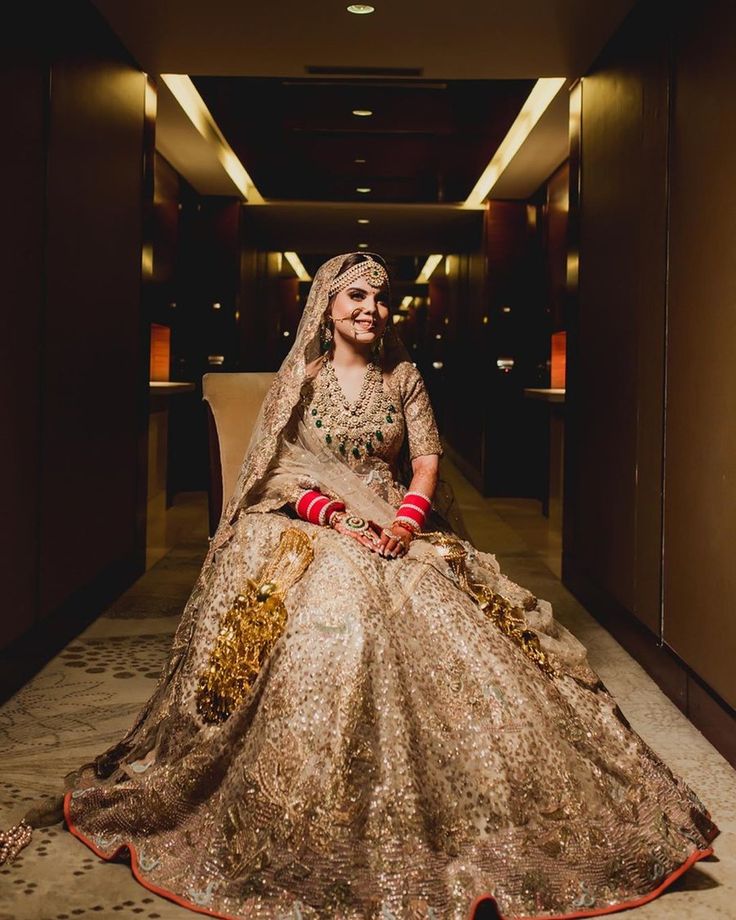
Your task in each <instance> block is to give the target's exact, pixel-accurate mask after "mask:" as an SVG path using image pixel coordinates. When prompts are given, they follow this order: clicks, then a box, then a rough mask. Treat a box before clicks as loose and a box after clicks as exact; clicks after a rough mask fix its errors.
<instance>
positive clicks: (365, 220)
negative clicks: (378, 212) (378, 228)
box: [358, 217, 370, 224]
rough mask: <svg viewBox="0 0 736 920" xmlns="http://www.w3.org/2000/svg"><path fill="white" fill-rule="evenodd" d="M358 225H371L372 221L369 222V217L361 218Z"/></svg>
mask: <svg viewBox="0 0 736 920" xmlns="http://www.w3.org/2000/svg"><path fill="white" fill-rule="evenodd" d="M358 223H359V224H369V223H370V221H369V220H368V218H367V217H359V218H358Z"/></svg>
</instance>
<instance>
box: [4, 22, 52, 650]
mask: <svg viewBox="0 0 736 920" xmlns="http://www.w3.org/2000/svg"><path fill="white" fill-rule="evenodd" d="M30 32H31V26H30V24H29V23H27V22H26V23H21V22H17V23H16V29H14V30H12V31H11V30H8V31H6V32H5V40H2V41H1V42H0V48H1V49H2V63H3V67H2V72H1V73H0V99H1V101H2V108H3V113H4V115H3V127H4V141H3V143H2V144H0V172H1V173H2V175H3V176H5V177H6V181H5V182H4V188H3V205H4V210H3V221H2V226H3V230H2V234H3V240H2V245H1V246H0V273H1V274H2V308H1V313H0V315H1V316H2V323H1V324H0V375H1V376H0V386H1V387H2V393H3V398H2V400H0V431H2V441H3V450H2V451H0V480H1V481H2V484H3V500H2V527H1V528H0V559H1V560H2V583H3V607H4V609H5V615H3V616H2V617H0V646H2V645H4V644H6V643H8V642H10V641H12V640H13V639H14V638H16V636H18V635H20V634H21V633H23V632H24V631H25V630H26V629H28V627H29V626H30V625H31V624H32V623H33V622H34V620H35V616H36V584H37V578H38V514H39V499H38V489H37V486H38V462H39V451H40V435H41V432H40V423H41V422H40V412H41V407H40V376H39V349H38V342H39V338H40V335H41V327H42V299H43V272H42V265H43V246H44V225H43V219H42V217H43V196H44V174H45V169H46V157H45V151H44V137H45V125H44V122H45V110H46V93H47V82H48V80H47V70H46V67H45V63H44V61H43V59H42V55H41V54H40V53H39V51H40V49H38V48H36V49H34V48H33V45H32V43H31V41H30ZM11 36H12V45H10V44H9V43H8V41H7V40H8V39H10V38H11Z"/></svg>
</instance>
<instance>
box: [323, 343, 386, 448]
mask: <svg viewBox="0 0 736 920" xmlns="http://www.w3.org/2000/svg"><path fill="white" fill-rule="evenodd" d="M323 363H324V368H323V371H322V373H323V374H324V383H323V385H322V386H317V388H316V390H315V395H314V401H313V403H312V408H311V410H310V411H311V415H312V421H313V422H314V424H315V426H316V427H317V428H319V429H320V432H321V433H324V439H325V442H326V443H327V444H330V445H332V446H334V447H336V448H337V450H339V451H340V453H341V454H343V455H344V456H345V455H348V454H351V455H352V456H353V457H355V458H356V459H359V458H360V457H362V456H365V455H370V454H373V453H375V451H376V445H377V443H380V442H382V441H383V440H384V437H385V435H384V431H385V428H386V426H387V425H391V424H394V413H395V412H396V408H395V407H394V404H393V403H392V402H391V400H390V399H389V398H388V396H387V395H386V392H385V390H384V389H383V379H382V375H381V369H380V368H379V366H378V365H377V364H374V363H373V361H370V362H369V363H368V366H367V367H366V370H365V376H364V378H363V383H362V385H361V388H360V392H359V393H358V398H357V399H356V400H355V402H352V403H351V402H349V401H348V400H347V399H346V398H345V394H344V392H343V390H342V387H341V386H340V381H339V380H338V378H337V374H336V373H335V369H334V367H333V366H332V361H330V360H329V358H328V356H327V355H325V356H324V362H323Z"/></svg>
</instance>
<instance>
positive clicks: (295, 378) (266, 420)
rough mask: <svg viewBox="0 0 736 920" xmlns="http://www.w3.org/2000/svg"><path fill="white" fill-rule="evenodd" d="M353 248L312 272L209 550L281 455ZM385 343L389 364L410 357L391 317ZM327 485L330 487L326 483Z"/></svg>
mask: <svg viewBox="0 0 736 920" xmlns="http://www.w3.org/2000/svg"><path fill="white" fill-rule="evenodd" d="M352 254H353V253H342V254H341V255H337V256H334V257H333V258H331V259H328V260H327V261H326V262H324V263H323V264H322V265H320V267H319V268H318V269H317V271H316V273H315V275H314V279H313V281H312V286H311V287H310V289H309V294H308V296H307V302H306V305H305V307H304V312H303V313H302V316H301V319H300V321H299V325H298V327H297V331H296V335H295V337H294V344H293V345H292V346H291V348H290V350H289V353H288V354H287V355H286V357H285V358H284V360H283V361H282V362H281V367H280V368H279V370H278V372H277V374H276V378H275V379H274V381H273V383H272V384H271V387H270V389H269V390H268V392H267V393H266V396H265V398H264V400H263V403H262V405H261V408H260V411H259V413H258V416H257V418H256V422H255V425H254V426H253V431H252V433H251V437H250V440H249V443H248V447H247V449H246V452H245V457H244V458H243V462H242V464H241V467H240V471H239V473H238V478H237V481H236V484H235V488H234V489H233V493H232V495H231V496H230V498H229V499H228V501H227V504H226V505H225V508H224V509H223V512H222V515H221V517H220V522H219V524H218V527H217V530H216V531H215V534H214V536H213V537H212V540H211V544H210V550H211V552H214V551H216V549H217V548H218V547H219V546H221V545H222V544H223V543H224V542H225V541H226V540H227V539H228V537H229V536H230V535H231V534H232V532H233V524H234V522H235V519H236V518H237V516H238V514H239V513H240V512H241V511H242V510H245V511H247V510H248V509H249V508H250V507H251V506H253V505H254V504H255V501H256V497H257V495H258V487H259V485H260V484H261V483H262V482H263V480H264V477H265V476H266V475H267V473H268V472H269V471H270V469H272V466H273V461H274V459H275V458H276V457H278V456H279V452H280V450H281V448H282V447H283V434H284V429H285V428H286V426H287V424H288V423H289V421H290V419H291V417H292V413H293V412H294V408H295V407H296V405H297V403H298V402H299V398H300V395H301V391H302V386H303V385H304V383H305V382H306V381H307V380H308V379H309V377H310V376H312V375H313V374H314V373H315V372H316V369H317V366H318V364H319V361H320V322H321V320H322V317H323V315H324V312H325V309H326V308H327V304H328V301H329V289H330V286H331V284H332V282H333V280H334V279H335V278H336V277H337V275H338V273H339V271H340V268H341V266H342V264H343V263H344V261H345V259H346V258H347V257H348V256H349V255H352ZM359 254H360V255H364V254H365V253H359ZM383 344H384V363H385V364H386V365H387V366H389V367H391V366H395V365H396V364H398V363H400V362H401V361H410V360H411V358H410V356H409V352H408V351H407V349H406V346H405V345H404V344H403V342H402V341H401V339H400V338H399V337H398V335H397V334H396V332H395V329H394V325H393V323H389V324H388V325H387V327H386V331H385V333H384V338H383ZM319 460H320V463H321V465H324V464H325V463H327V464H328V465H329V464H330V461H332V463H336V464H337V465H338V468H339V469H340V470H341V471H342V472H344V473H348V471H347V469H346V467H345V464H344V463H342V461H340V460H339V459H337V458H335V457H334V452H332V451H324V452H323V453H322V454H321V455H320V457H319ZM326 488H327V489H328V490H329V486H327V487H326Z"/></svg>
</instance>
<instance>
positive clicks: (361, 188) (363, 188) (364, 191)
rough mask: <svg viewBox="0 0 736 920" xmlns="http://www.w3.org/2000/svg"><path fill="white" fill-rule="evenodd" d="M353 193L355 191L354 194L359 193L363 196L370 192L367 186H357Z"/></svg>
mask: <svg viewBox="0 0 736 920" xmlns="http://www.w3.org/2000/svg"><path fill="white" fill-rule="evenodd" d="M355 191H356V192H360V193H361V194H362V195H365V194H367V193H368V192H370V191H371V189H370V188H368V186H367V185H366V186H363V185H359V186H358V187H357V188H356V189H355Z"/></svg>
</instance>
